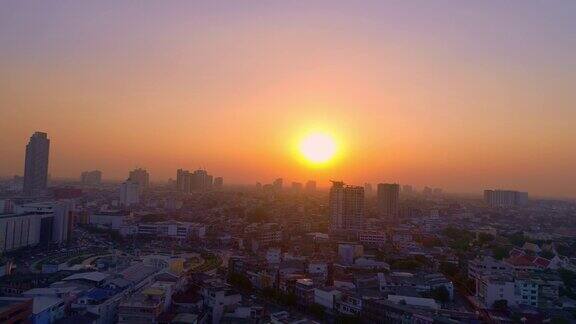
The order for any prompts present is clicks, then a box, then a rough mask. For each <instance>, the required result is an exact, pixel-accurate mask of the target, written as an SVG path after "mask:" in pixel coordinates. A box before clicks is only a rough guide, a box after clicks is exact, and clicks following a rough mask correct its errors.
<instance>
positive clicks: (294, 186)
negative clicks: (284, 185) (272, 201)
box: [292, 182, 302, 192]
mask: <svg viewBox="0 0 576 324" xmlns="http://www.w3.org/2000/svg"><path fill="white" fill-rule="evenodd" d="M292 191H293V192H301V191H302V183H301V182H292Z"/></svg>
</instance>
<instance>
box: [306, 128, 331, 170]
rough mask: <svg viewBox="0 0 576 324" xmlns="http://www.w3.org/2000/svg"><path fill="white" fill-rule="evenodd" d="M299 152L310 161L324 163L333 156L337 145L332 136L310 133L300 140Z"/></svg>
mask: <svg viewBox="0 0 576 324" xmlns="http://www.w3.org/2000/svg"><path fill="white" fill-rule="evenodd" d="M299 149H300V153H301V154H302V156H303V157H304V158H305V159H306V160H307V161H308V162H310V163H313V164H324V163H327V162H329V161H330V160H332V159H333V158H334V156H335V155H336V151H337V145H336V141H335V140H334V138H333V137H332V136H330V135H328V134H324V133H312V134H309V135H308V136H306V137H305V138H304V139H303V140H302V141H301V142H300V146H299Z"/></svg>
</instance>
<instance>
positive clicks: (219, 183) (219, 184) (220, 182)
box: [214, 177, 224, 190]
mask: <svg viewBox="0 0 576 324" xmlns="http://www.w3.org/2000/svg"><path fill="white" fill-rule="evenodd" d="M223 187H224V179H223V178H222V177H216V178H214V189H216V190H221V189H222V188H223Z"/></svg>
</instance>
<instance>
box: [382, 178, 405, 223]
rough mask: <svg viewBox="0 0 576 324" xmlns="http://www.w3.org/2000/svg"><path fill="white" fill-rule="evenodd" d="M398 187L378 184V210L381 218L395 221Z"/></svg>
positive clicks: (393, 184) (397, 185)
mask: <svg viewBox="0 0 576 324" xmlns="http://www.w3.org/2000/svg"><path fill="white" fill-rule="evenodd" d="M399 196H400V185H399V184H397V183H379V184H378V193H377V200H378V210H379V212H380V215H381V216H382V217H385V218H388V219H395V218H396V217H398V200H399Z"/></svg>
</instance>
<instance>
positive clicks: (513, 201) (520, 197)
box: [484, 190, 528, 207]
mask: <svg viewBox="0 0 576 324" xmlns="http://www.w3.org/2000/svg"><path fill="white" fill-rule="evenodd" d="M484 201H485V202H486V204H488V205H489V206H490V207H511V206H524V205H526V204H527V203H528V193H527V192H521V191H513V190H484Z"/></svg>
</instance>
